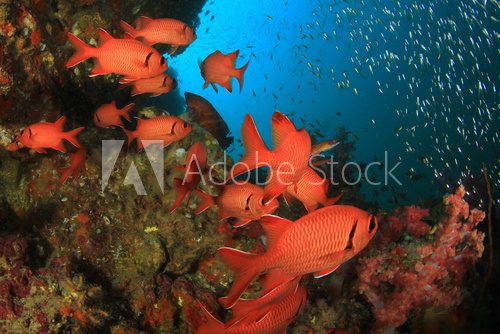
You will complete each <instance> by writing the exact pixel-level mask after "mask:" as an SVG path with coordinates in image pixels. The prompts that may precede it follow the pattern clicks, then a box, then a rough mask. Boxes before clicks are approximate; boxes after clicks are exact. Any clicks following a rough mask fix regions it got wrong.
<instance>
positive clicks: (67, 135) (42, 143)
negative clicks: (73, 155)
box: [19, 116, 84, 153]
mask: <svg viewBox="0 0 500 334" xmlns="http://www.w3.org/2000/svg"><path fill="white" fill-rule="evenodd" d="M65 121H66V117H64V116H62V117H61V118H59V119H58V120H57V121H55V122H54V123H49V122H40V123H36V124H32V125H30V126H28V127H26V128H25V129H24V130H23V131H22V132H21V134H20V135H19V142H20V143H21V144H22V145H23V146H24V147H28V148H31V149H33V150H35V151H36V152H38V153H46V150H45V149H47V148H51V149H54V150H57V151H60V152H64V153H66V148H65V147H64V142H63V141H64V140H67V141H69V142H70V143H71V144H73V145H74V146H75V147H80V143H78V139H77V138H76V135H77V134H79V133H80V132H81V131H82V130H83V129H84V128H78V129H74V130H71V131H68V132H64V130H63V127H64V122H65Z"/></svg>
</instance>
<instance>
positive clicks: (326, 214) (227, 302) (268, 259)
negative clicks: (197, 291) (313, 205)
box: [218, 205, 378, 308]
mask: <svg viewBox="0 0 500 334" xmlns="http://www.w3.org/2000/svg"><path fill="white" fill-rule="evenodd" d="M260 224H261V225H262V227H263V228H264V231H265V232H266V240H267V251H266V253H265V254H263V255H257V254H251V253H246V252H242V251H239V250H237V249H232V248H221V249H220V250H219V252H218V255H219V257H220V259H221V260H222V261H223V262H224V263H225V264H226V265H227V266H228V267H229V268H231V269H232V270H233V271H234V272H235V275H236V276H235V280H234V282H233V285H232V287H231V289H230V290H229V293H228V295H227V297H223V298H220V299H219V302H220V303H221V304H222V305H223V306H224V307H226V308H229V307H231V306H233V305H234V303H236V302H237V300H238V298H239V297H240V296H241V294H242V293H243V291H245V289H246V287H247V286H248V285H249V284H250V282H252V280H253V279H254V278H255V277H256V276H258V275H260V274H264V273H269V272H270V271H272V270H276V269H279V270H281V272H282V273H283V275H285V276H288V277H289V279H293V278H295V277H297V276H302V275H305V274H309V273H314V276H315V277H316V278H318V277H322V276H325V275H328V274H330V273H331V272H333V271H334V270H335V269H337V268H338V267H339V266H340V265H341V264H342V263H344V262H345V261H347V260H349V259H350V258H352V257H353V256H354V255H356V254H357V253H358V252H360V251H361V250H362V249H363V248H364V247H365V246H366V245H367V244H368V242H369V241H370V240H371V239H372V238H373V236H374V235H375V232H376V231H377V226H378V223H377V219H376V217H374V216H373V215H370V214H369V213H367V212H365V211H363V210H361V209H358V208H356V207H353V206H347V205H334V206H328V207H324V208H321V209H319V210H316V211H314V212H311V213H309V214H307V215H305V216H304V217H302V218H299V219H298V220H297V221H295V222H291V221H289V220H287V219H284V218H280V217H276V216H264V217H263V218H262V219H261V221H260Z"/></svg>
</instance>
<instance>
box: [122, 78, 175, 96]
mask: <svg viewBox="0 0 500 334" xmlns="http://www.w3.org/2000/svg"><path fill="white" fill-rule="evenodd" d="M127 86H131V87H132V92H131V94H132V96H136V95H141V94H151V97H156V96H160V95H162V94H166V93H170V91H172V90H173V89H175V88H177V80H175V79H174V78H172V77H171V76H170V75H168V74H166V73H162V74H160V75H158V76H156V77H153V78H146V79H139V80H135V81H132V82H124V83H123V84H122V85H121V86H120V89H123V88H125V87H127Z"/></svg>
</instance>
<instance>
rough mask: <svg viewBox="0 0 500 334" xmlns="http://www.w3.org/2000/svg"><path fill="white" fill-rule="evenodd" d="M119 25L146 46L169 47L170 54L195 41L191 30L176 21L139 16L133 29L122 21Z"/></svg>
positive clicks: (194, 35)
mask: <svg viewBox="0 0 500 334" xmlns="http://www.w3.org/2000/svg"><path fill="white" fill-rule="evenodd" d="M120 24H121V26H122V28H123V30H125V31H126V32H127V33H128V34H129V35H130V36H132V37H133V38H136V39H139V40H141V41H142V42H144V43H146V44H147V45H155V44H168V45H170V51H169V53H170V54H174V53H175V51H177V48H178V47H179V46H187V45H189V44H191V43H192V42H193V41H194V40H195V39H196V34H195V33H194V31H193V29H192V28H191V27H190V26H188V25H187V24H185V23H184V22H182V21H179V20H176V19H156V20H153V19H150V18H149V17H146V16H141V17H139V18H138V19H137V20H136V27H135V28H134V27H132V26H131V25H129V24H128V23H127V22H125V21H123V20H122V21H120Z"/></svg>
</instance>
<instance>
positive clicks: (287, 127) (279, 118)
mask: <svg viewBox="0 0 500 334" xmlns="http://www.w3.org/2000/svg"><path fill="white" fill-rule="evenodd" d="M271 126H272V129H273V131H272V137H273V146H274V147H273V148H274V149H277V148H278V147H280V146H281V144H283V142H284V141H285V138H286V137H287V136H288V135H289V134H290V133H292V132H296V131H297V129H296V128H295V125H293V123H292V122H291V121H290V120H289V119H288V117H286V116H285V115H284V114H282V113H280V112H279V111H277V112H275V113H274V114H273V116H272V118H271Z"/></svg>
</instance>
